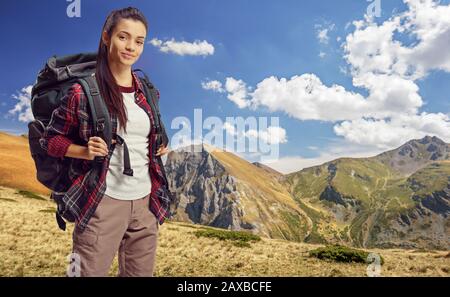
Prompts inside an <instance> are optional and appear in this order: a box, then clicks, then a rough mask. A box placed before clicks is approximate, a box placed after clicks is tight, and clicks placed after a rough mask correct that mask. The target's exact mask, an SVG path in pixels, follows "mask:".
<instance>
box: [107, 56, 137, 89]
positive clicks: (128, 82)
mask: <svg viewBox="0 0 450 297" xmlns="http://www.w3.org/2000/svg"><path fill="white" fill-rule="evenodd" d="M109 69H110V70H111V73H112V75H113V76H114V78H115V79H116V82H117V84H118V85H119V86H123V87H132V86H133V77H132V75H131V67H130V66H126V65H123V64H119V63H114V62H112V61H109Z"/></svg>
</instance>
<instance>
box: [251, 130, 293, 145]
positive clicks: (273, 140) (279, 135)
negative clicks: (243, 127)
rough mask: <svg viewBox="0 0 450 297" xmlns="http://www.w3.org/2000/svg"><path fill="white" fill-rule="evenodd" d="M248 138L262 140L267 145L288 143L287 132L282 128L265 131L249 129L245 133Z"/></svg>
mask: <svg viewBox="0 0 450 297" xmlns="http://www.w3.org/2000/svg"><path fill="white" fill-rule="evenodd" d="M244 135H245V136H247V137H253V138H260V139H261V140H262V141H264V143H266V144H269V145H270V144H279V143H286V142H287V138H286V130H285V129H283V128H281V127H276V126H271V127H268V128H267V129H265V130H259V131H257V130H255V129H249V130H248V131H246V132H245V133H244Z"/></svg>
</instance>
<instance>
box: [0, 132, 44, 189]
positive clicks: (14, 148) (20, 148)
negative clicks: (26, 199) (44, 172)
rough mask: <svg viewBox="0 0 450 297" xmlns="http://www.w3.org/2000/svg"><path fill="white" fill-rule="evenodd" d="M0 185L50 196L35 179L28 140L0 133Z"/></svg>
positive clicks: (34, 169)
mask: <svg viewBox="0 0 450 297" xmlns="http://www.w3.org/2000/svg"><path fill="white" fill-rule="evenodd" d="M0 172H1V174H0V185H4V186H7V187H11V188H17V189H23V190H29V191H33V192H36V193H39V194H43V195H47V196H50V190H49V189H47V188H46V187H44V186H43V185H41V184H40V183H39V182H38V181H37V179H36V168H35V165H34V161H33V158H32V157H31V153H30V148H29V144H28V139H27V138H25V137H21V136H16V135H11V134H8V133H5V132H1V131H0Z"/></svg>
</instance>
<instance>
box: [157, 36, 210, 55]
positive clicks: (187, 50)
mask: <svg viewBox="0 0 450 297" xmlns="http://www.w3.org/2000/svg"><path fill="white" fill-rule="evenodd" d="M149 43H150V44H152V45H153V46H155V47H157V48H159V50H160V51H161V52H163V53H173V54H176V55H180V56H184V55H190V56H207V55H212V54H214V46H213V45H212V44H210V43H208V42H207V41H206V40H203V41H200V40H195V41H194V42H187V41H175V39H174V38H172V39H171V40H167V41H162V40H159V39H157V38H153V39H151V40H150V41H149Z"/></svg>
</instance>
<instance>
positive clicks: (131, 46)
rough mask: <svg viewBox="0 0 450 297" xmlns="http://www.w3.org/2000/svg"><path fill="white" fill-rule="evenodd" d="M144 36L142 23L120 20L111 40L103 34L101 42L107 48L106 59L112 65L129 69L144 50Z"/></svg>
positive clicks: (144, 31) (144, 30)
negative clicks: (120, 65) (115, 64)
mask: <svg viewBox="0 0 450 297" xmlns="http://www.w3.org/2000/svg"><path fill="white" fill-rule="evenodd" d="M146 34H147V31H146V29H145V26H144V24H143V23H142V22H140V21H136V20H133V19H121V20H120V21H119V22H118V24H117V25H116V27H115V28H114V29H113V32H112V33H111V40H109V38H108V35H107V33H106V32H103V42H104V43H105V44H106V45H107V47H108V59H109V60H110V61H111V62H113V63H119V64H123V65H127V66H130V67H131V65H133V64H134V63H135V62H136V61H137V60H138V59H139V57H140V55H141V54H142V51H143V50H144V42H145V37H146Z"/></svg>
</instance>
